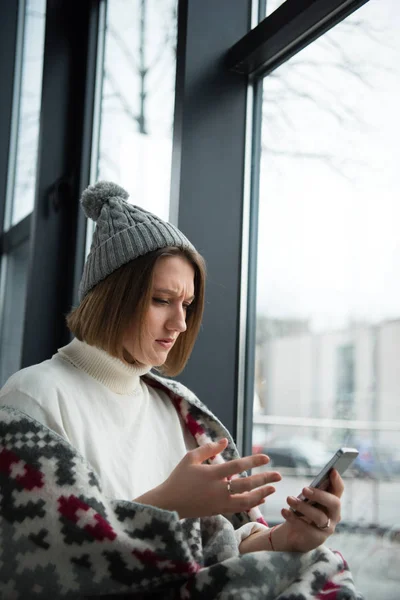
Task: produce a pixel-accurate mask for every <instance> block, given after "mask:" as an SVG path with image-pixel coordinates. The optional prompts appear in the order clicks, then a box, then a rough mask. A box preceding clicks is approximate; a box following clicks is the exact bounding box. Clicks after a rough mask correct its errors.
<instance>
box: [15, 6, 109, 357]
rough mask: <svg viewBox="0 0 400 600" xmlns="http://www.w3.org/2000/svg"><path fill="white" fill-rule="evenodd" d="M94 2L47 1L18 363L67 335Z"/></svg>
mask: <svg viewBox="0 0 400 600" xmlns="http://www.w3.org/2000/svg"><path fill="white" fill-rule="evenodd" d="M98 8H99V4H98V2H97V0H84V1H82V2H80V4H79V10H77V8H76V6H75V4H74V3H73V2H70V1H69V0H48V1H47V10H46V33H45V50H44V64H43V88H42V106H41V120H40V133H39V152H38V156H39V162H38V171H37V185H36V194H35V207H34V212H33V219H32V236H31V256H30V265H29V271H28V283H27V298H28V302H27V306H26V313H25V324H24V339H23V352H22V366H28V365H31V364H34V363H37V362H40V361H42V360H45V359H47V358H49V357H50V356H51V355H52V354H53V353H54V352H55V351H56V350H57V348H59V347H60V346H62V345H63V344H65V343H67V342H68V341H69V332H68V330H67V327H66V325H65V315H66V314H67V312H68V311H69V310H70V307H71V305H72V303H73V292H74V281H75V279H76V276H75V274H76V270H77V269H78V270H79V268H80V266H81V265H82V261H83V256H84V241H85V240H84V226H83V224H82V222H81V218H82V217H81V216H80V212H81V211H80V208H79V198H80V194H81V190H82V188H83V187H86V185H87V184H88V181H89V168H90V153H91V143H90V140H91V127H92V123H93V114H92V113H93V98H94V76H93V74H94V73H95V71H96V58H97V30H98V29H97V24H96V22H97V19H98Z"/></svg>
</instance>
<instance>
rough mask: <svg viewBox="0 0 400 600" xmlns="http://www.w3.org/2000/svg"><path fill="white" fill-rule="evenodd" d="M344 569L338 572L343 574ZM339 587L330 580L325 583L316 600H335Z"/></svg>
mask: <svg viewBox="0 0 400 600" xmlns="http://www.w3.org/2000/svg"><path fill="white" fill-rule="evenodd" d="M343 571H344V569H343V570H342V571H340V572H339V574H340V573H343ZM340 589H341V586H340V585H338V584H337V583H334V582H333V581H331V580H330V579H328V581H327V582H326V583H325V585H324V587H323V588H322V590H321V591H320V592H319V594H318V595H317V600H337V597H338V596H337V594H338V592H340Z"/></svg>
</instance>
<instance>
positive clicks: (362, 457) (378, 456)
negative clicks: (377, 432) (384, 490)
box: [354, 440, 399, 480]
mask: <svg viewBox="0 0 400 600" xmlns="http://www.w3.org/2000/svg"><path fill="white" fill-rule="evenodd" d="M356 447H357V448H358V450H359V455H358V457H357V458H356V460H355V462H354V471H355V474H356V476H357V477H364V478H367V479H383V480H385V479H386V480H390V479H392V477H394V476H395V475H398V474H399V458H398V455H396V453H395V451H394V450H393V449H391V448H388V447H385V446H381V445H379V444H376V443H375V442H374V441H373V440H362V441H360V442H359V443H358V444H356Z"/></svg>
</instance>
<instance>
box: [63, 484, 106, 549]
mask: <svg viewBox="0 0 400 600" xmlns="http://www.w3.org/2000/svg"><path fill="white" fill-rule="evenodd" d="M58 504H59V506H58V510H59V512H60V513H61V514H62V515H63V516H64V517H66V518H67V519H68V520H69V521H72V522H73V523H77V522H78V520H79V516H78V515H77V514H76V513H77V511H78V510H84V511H88V510H91V508H92V507H91V506H89V505H88V504H86V503H85V502H82V500H80V499H79V498H77V497H76V496H73V495H71V496H69V498H66V497H65V496H60V497H59V499H58ZM93 518H94V519H95V520H96V521H97V523H96V525H94V526H93V525H89V524H88V525H85V526H84V527H83V529H84V531H87V532H88V533H89V534H90V535H91V536H92V537H94V538H95V539H96V540H98V541H99V542H102V541H103V540H104V539H108V540H114V539H115V538H116V537H117V534H116V533H115V531H114V530H113V528H112V527H111V525H110V524H109V523H108V522H107V521H106V520H105V519H104V518H103V517H102V516H101V515H99V513H96V514H95V515H94V516H93Z"/></svg>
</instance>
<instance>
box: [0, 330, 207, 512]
mask: <svg viewBox="0 0 400 600" xmlns="http://www.w3.org/2000/svg"><path fill="white" fill-rule="evenodd" d="M149 370H150V367H142V368H137V367H135V366H133V365H129V364H127V363H124V362H122V361H121V360H119V359H117V358H114V357H112V356H110V355H109V354H108V353H106V352H104V350H100V349H99V348H95V347H94V346H89V345H88V344H86V343H84V342H80V341H79V340H77V339H74V340H73V341H72V342H71V343H70V344H68V346H65V347H64V348H61V349H60V350H59V351H58V353H57V354H55V355H54V356H53V357H52V358H51V359H50V360H47V361H45V362H42V363H40V364H38V365H34V366H32V367H28V368H26V369H22V370H21V371H19V372H18V373H16V374H15V375H13V376H12V377H11V378H10V379H9V380H8V381H7V383H6V384H5V386H4V387H3V389H2V390H1V391H0V405H9V406H13V407H15V408H18V409H19V410H22V411H23V412H25V413H26V414H28V415H29V416H31V417H33V418H35V419H37V420H38V421H40V422H41V423H43V424H44V425H46V426H47V427H50V428H51V429H52V430H53V431H55V432H56V433H58V434H59V435H60V436H61V437H63V438H64V439H65V440H67V441H68V442H69V443H70V444H71V445H72V446H73V447H74V448H76V449H77V450H78V451H79V452H80V453H81V454H82V455H83V456H84V457H85V458H86V459H87V460H88V461H89V463H90V464H91V465H92V467H93V468H94V469H95V470H96V472H97V474H98V475H99V477H100V480H101V483H102V486H103V490H104V492H105V494H106V495H108V496H109V497H111V498H115V499H123V500H133V499H134V498H137V497H138V496H140V495H141V494H143V493H144V492H147V491H148V490H150V489H152V488H154V487H156V486H157V485H159V484H160V483H162V482H163V481H165V479H167V477H168V475H169V474H170V473H171V471H172V470H173V469H174V468H175V467H176V465H177V464H178V462H179V461H180V460H181V459H182V458H183V456H184V455H185V454H186V452H187V450H188V449H192V448H195V447H196V446H197V444H196V442H195V440H194V438H193V436H192V435H191V434H190V433H189V431H188V430H187V428H186V427H185V426H184V425H183V422H182V421H181V417H180V416H179V415H178V413H177V411H176V409H175V407H174V405H173V404H172V402H171V401H170V399H169V398H168V396H167V395H166V394H165V393H164V392H163V391H161V390H158V389H157V390H156V389H154V388H151V387H149V386H147V385H146V384H145V383H144V382H143V381H142V380H141V378H140V376H141V375H144V374H145V373H147V372H148V371H149Z"/></svg>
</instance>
